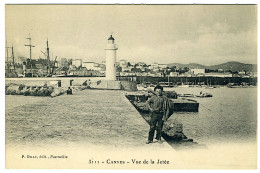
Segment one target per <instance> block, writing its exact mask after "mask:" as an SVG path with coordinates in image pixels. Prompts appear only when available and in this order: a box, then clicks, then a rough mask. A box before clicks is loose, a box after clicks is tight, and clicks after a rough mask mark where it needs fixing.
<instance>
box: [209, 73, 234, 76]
mask: <svg viewBox="0 0 260 173" xmlns="http://www.w3.org/2000/svg"><path fill="white" fill-rule="evenodd" d="M204 76H210V77H232V74H231V73H205V74H204Z"/></svg>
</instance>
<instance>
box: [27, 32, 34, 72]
mask: <svg viewBox="0 0 260 173" xmlns="http://www.w3.org/2000/svg"><path fill="white" fill-rule="evenodd" d="M26 39H28V40H29V44H27V45H26V44H25V46H29V48H30V68H31V70H32V47H35V46H33V45H32V38H31V37H30V33H29V37H28V38H26Z"/></svg>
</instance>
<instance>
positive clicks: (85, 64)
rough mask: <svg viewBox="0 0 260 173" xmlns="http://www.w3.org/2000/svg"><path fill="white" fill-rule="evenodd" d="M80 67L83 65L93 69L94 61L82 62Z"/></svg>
mask: <svg viewBox="0 0 260 173" xmlns="http://www.w3.org/2000/svg"><path fill="white" fill-rule="evenodd" d="M82 67H85V68H86V69H88V70H94V68H95V63H94V62H83V63H82Z"/></svg>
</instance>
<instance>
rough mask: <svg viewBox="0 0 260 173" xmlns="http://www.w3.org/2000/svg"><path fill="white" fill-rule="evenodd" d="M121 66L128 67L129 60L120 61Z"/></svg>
mask: <svg viewBox="0 0 260 173" xmlns="http://www.w3.org/2000/svg"><path fill="white" fill-rule="evenodd" d="M119 66H120V67H126V66H127V61H126V60H120V61H119Z"/></svg>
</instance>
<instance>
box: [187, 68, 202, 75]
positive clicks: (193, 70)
mask: <svg viewBox="0 0 260 173" xmlns="http://www.w3.org/2000/svg"><path fill="white" fill-rule="evenodd" d="M190 72H191V73H192V74H194V75H198V74H205V68H204V69H190Z"/></svg>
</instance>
